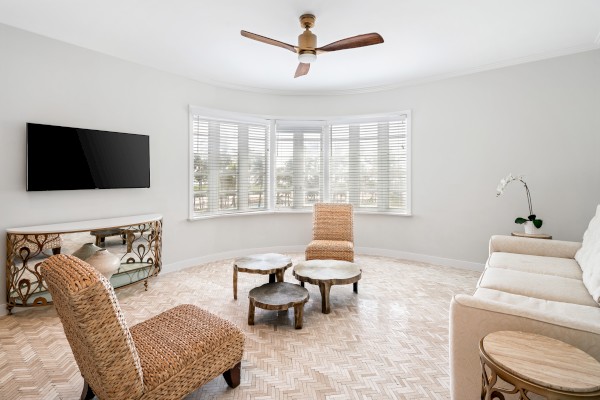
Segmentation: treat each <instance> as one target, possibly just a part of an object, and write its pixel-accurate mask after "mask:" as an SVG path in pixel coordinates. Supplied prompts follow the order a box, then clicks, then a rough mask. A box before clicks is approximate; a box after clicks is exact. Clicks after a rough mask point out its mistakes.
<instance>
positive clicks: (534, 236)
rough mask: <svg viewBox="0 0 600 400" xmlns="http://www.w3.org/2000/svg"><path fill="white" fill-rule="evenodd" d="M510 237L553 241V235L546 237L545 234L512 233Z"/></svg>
mask: <svg viewBox="0 0 600 400" xmlns="http://www.w3.org/2000/svg"><path fill="white" fill-rule="evenodd" d="M510 235H511V236H517V237H524V238H531V239H552V235H546V234H545V233H525V232H511V233H510Z"/></svg>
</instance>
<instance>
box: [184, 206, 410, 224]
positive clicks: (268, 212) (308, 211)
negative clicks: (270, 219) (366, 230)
mask: <svg viewBox="0 0 600 400" xmlns="http://www.w3.org/2000/svg"><path fill="white" fill-rule="evenodd" d="M312 213H313V210H312V208H309V209H304V210H265V211H250V212H244V213H225V214H216V215H214V214H213V215H203V216H198V217H189V218H188V221H190V222H194V221H202V220H207V219H213V218H222V217H224V218H229V217H248V216H253V215H276V214H292V215H293V214H312ZM354 214H355V215H384V216H390V217H412V214H411V213H408V214H400V213H394V212H389V211H367V210H358V211H354Z"/></svg>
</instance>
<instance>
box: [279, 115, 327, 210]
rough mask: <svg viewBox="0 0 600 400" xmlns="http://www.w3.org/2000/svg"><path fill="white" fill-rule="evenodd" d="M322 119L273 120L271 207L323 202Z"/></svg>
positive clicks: (306, 205) (298, 206)
mask: <svg viewBox="0 0 600 400" xmlns="http://www.w3.org/2000/svg"><path fill="white" fill-rule="evenodd" d="M323 126H324V123H323V122H320V121H319V122H310V121H302V122H295V121H277V123H276V133H275V135H276V137H275V145H276V150H275V151H276V153H275V183H274V185H275V190H274V192H275V193H274V195H275V209H279V210H281V209H302V208H307V207H312V205H313V204H314V203H317V202H320V201H323V195H322V194H323V161H322V136H323Z"/></svg>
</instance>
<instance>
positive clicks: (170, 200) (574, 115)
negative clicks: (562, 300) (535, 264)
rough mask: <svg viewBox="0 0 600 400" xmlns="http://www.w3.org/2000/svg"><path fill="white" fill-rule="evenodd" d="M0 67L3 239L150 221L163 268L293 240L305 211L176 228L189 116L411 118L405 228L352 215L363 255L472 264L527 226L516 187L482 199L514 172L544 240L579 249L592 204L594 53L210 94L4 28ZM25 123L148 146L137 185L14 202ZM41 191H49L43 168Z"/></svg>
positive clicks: (19, 193)
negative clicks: (122, 220) (370, 86)
mask: <svg viewBox="0 0 600 400" xmlns="http://www.w3.org/2000/svg"><path fill="white" fill-rule="evenodd" d="M0 57H1V60H0V149H2V157H0V170H1V171H2V173H1V174H0V205H1V207H0V230H2V231H4V230H5V229H6V228H8V227H16V226H27V225H37V224H45V223H55V222H67V221H76V220H82V219H95V218H105V217H114V216H123V215H132V214H143V213H153V212H157V213H161V214H163V215H164V224H165V225H164V247H163V253H164V263H165V264H166V267H167V269H168V268H169V267H171V268H174V267H175V266H182V265H187V263H188V262H189V261H190V260H192V259H198V258H200V259H202V258H203V257H204V258H210V257H217V256H221V255H222V256H224V255H231V254H239V253H240V252H243V251H244V249H256V248H265V247H274V248H280V249H286V248H287V249H291V248H300V247H301V246H303V245H304V244H305V243H307V242H308V241H309V239H310V232H311V226H310V225H311V220H310V218H311V216H310V214H303V215H290V214H283V215H266V216H243V217H228V218H219V219H209V220H203V221H196V222H189V221H187V209H188V208H187V207H188V199H187V194H188V188H187V182H188V174H187V170H188V158H187V153H188V112H187V107H188V105H189V104H192V105H197V106H204V107H210V108H216V109H223V110H230V111H236V112H244V113H256V114H269V115H281V116H295V115H298V116H306V115H309V116H320V115H321V116H335V115H352V114H369V113H381V112H390V111H397V110H406V109H410V110H412V134H413V153H412V159H413V162H412V171H413V175H412V182H413V193H412V204H413V213H414V216H412V217H386V216H379V215H357V216H356V223H355V232H356V245H357V246H358V247H360V248H363V249H370V251H374V250H373V249H378V250H377V252H379V253H385V252H387V253H388V254H396V255H402V254H404V255H406V256H411V257H418V256H417V255H421V256H432V257H438V258H436V259H434V260H438V261H440V262H443V261H444V260H443V259H449V260H447V261H448V262H447V263H448V264H453V263H456V262H458V263H461V262H462V263H464V264H465V265H472V264H469V262H470V263H483V262H484V261H485V258H486V252H487V241H488V239H489V236H490V235H492V234H495V233H501V234H506V233H508V232H510V231H511V230H516V229H519V228H518V227H517V226H515V225H514V224H513V223H512V221H513V220H514V218H515V217H517V216H526V215H527V203H526V199H525V192H524V190H523V189H522V187H518V186H517V185H516V184H512V185H514V186H509V187H508V189H507V191H506V193H505V195H504V196H502V197H500V198H496V197H495V188H496V185H497V183H498V181H499V180H500V178H501V177H503V176H505V175H506V174H507V173H508V172H513V173H515V174H517V173H518V174H526V175H527V182H528V183H529V185H530V188H531V191H532V197H533V205H534V211H535V212H536V213H537V214H538V215H539V216H540V217H541V218H542V219H544V228H545V230H546V231H547V232H548V233H551V234H553V235H554V237H555V238H556V239H565V240H579V239H580V238H581V236H582V233H583V231H584V230H585V227H586V226H587V222H588V221H589V219H590V218H591V216H592V215H593V212H594V209H595V205H596V204H598V203H600V157H598V151H599V149H600V139H599V138H600V74H599V72H600V51H594V52H587V53H581V54H576V55H572V56H567V57H561V58H555V59H551V60H546V61H540V62H535V63H530V64H523V65H519V66H515V67H509V68H503V69H499V70H494V71H488V72H482V73H478V74H473V75H468V76H463V77H458V78H453V79H446V80H442V81H438V82H432V83H429V84H422V85H416V86H411V87H405V88H399V89H395V90H390V91H387V92H381V93H372V94H361V95H348V96H332V97H307V96H298V97H294V96H275V95H266V94H255V93H247V92H241V91H234V90H228V89H221V88H215V87H211V86H208V85H205V84H201V83H198V82H195V81H191V80H188V79H184V78H181V77H178V76H174V75H171V74H167V73H164V72H160V71H157V70H154V69H151V68H147V67H143V66H140V65H137V64H132V63H129V62H125V61H122V60H119V59H115V58H112V57H108V56H105V55H101V54H98V53H95V52H92V51H88V50H84V49H81V48H78V47H75V46H71V45H67V44H64V43H61V42H58V41H55V40H51V39H47V38H44V37H40V36H37V35H34V34H31V33H27V32H24V31H20V30H17V29H14V28H10V27H7V26H4V25H0ZM309 78H310V77H309ZM26 122H37V123H44V124H56V125H66V126H77V127H86V128H91V129H101V130H111V131H121V132H130V133H140V134H148V135H150V136H151V139H150V143H151V175H152V178H151V179H152V181H151V188H150V189H127V190H103V191H59V192H30V193H28V192H26V191H25V123H26ZM48 179H60V174H59V173H58V171H53V170H52V166H48ZM5 252H6V249H5V241H4V240H2V241H0V254H5ZM410 253H414V254H410ZM452 260H458V261H456V262H453V261H452ZM4 270H5V268H4V265H2V267H0V273H2V274H4ZM224 273H225V272H224ZM3 286H4V285H2V287H0V296H1V299H2V300H0V302H4V301H3V299H4V298H5V288H4V287H3Z"/></svg>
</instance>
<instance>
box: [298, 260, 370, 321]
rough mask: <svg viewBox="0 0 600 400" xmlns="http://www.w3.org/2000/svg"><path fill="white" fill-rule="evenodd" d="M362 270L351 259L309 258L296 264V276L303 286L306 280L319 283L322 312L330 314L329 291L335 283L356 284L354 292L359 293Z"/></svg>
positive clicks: (315, 283) (314, 283)
mask: <svg viewBox="0 0 600 400" xmlns="http://www.w3.org/2000/svg"><path fill="white" fill-rule="evenodd" d="M361 274H362V270H361V269H360V268H359V267H358V265H356V264H354V263H351V262H349V261H340V260H309V261H304V262H301V263H298V264H296V266H295V267H294V277H296V279H298V280H299V281H300V282H301V284H302V286H304V282H308V283H312V284H313V285H318V286H319V290H320V292H321V312H323V314H329V313H330V312H331V305H330V303H329V292H330V290H331V286H333V285H347V284H350V283H353V284H354V292H355V293H358V281H359V280H360V278H361Z"/></svg>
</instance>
